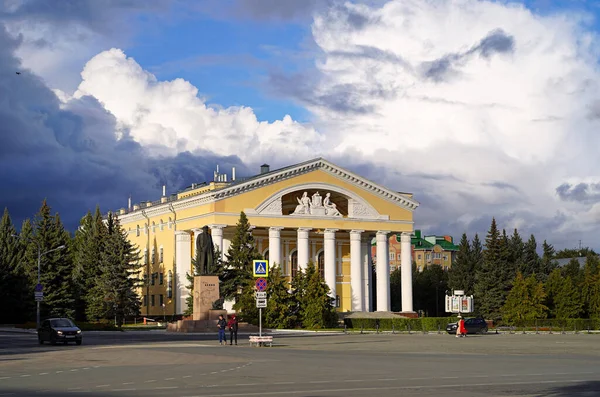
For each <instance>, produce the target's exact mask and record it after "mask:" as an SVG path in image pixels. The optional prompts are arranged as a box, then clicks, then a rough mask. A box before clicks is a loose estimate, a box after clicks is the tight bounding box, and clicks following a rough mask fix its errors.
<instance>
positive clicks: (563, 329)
mask: <svg viewBox="0 0 600 397" xmlns="http://www.w3.org/2000/svg"><path fill="white" fill-rule="evenodd" d="M561 334H563V335H564V334H566V332H565V326H564V325H563V327H562V332H561Z"/></svg>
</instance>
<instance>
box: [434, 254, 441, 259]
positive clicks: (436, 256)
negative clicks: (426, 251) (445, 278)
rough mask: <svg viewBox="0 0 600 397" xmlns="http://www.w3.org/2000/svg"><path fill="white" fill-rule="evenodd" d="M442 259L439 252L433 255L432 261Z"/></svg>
mask: <svg viewBox="0 0 600 397" xmlns="http://www.w3.org/2000/svg"><path fill="white" fill-rule="evenodd" d="M441 258H442V254H440V253H439V252H436V253H434V254H433V259H441Z"/></svg>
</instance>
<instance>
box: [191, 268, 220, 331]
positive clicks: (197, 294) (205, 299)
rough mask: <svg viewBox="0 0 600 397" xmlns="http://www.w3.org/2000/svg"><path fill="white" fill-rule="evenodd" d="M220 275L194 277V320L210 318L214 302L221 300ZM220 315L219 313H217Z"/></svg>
mask: <svg viewBox="0 0 600 397" xmlns="http://www.w3.org/2000/svg"><path fill="white" fill-rule="evenodd" d="M219 298H220V295H219V277H218V276H195V277H194V314H193V317H192V318H193V319H194V321H200V320H210V319H211V318H210V314H209V312H210V311H211V310H212V308H213V303H214V302H215V301H217V300H219ZM217 316H218V315H217Z"/></svg>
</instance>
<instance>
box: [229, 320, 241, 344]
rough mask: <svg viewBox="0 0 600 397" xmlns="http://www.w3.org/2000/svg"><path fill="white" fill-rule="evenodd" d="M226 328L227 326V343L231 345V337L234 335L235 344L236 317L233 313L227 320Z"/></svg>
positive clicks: (236, 331)
mask: <svg viewBox="0 0 600 397" xmlns="http://www.w3.org/2000/svg"><path fill="white" fill-rule="evenodd" d="M227 328H229V344H230V345H233V338H234V337H235V344H236V345H237V333H238V319H237V317H236V316H235V314H234V315H232V316H231V318H230V319H229V321H228V322H227Z"/></svg>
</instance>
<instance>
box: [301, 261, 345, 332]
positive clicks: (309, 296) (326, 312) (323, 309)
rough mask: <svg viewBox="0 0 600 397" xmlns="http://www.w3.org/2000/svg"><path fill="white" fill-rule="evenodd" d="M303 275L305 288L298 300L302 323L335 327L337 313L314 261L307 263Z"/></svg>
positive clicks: (313, 326) (312, 327)
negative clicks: (299, 300) (300, 298)
mask: <svg viewBox="0 0 600 397" xmlns="http://www.w3.org/2000/svg"><path fill="white" fill-rule="evenodd" d="M304 277H305V278H306V289H305V290H304V292H303V294H302V300H301V302H300V312H301V315H302V325H303V326H304V327H305V328H310V329H320V328H330V327H335V326H336V324H337V313H336V311H335V307H334V306H333V302H332V301H333V299H332V298H331V296H329V293H330V290H329V287H328V286H327V284H326V283H325V281H324V280H323V279H322V278H321V275H320V274H319V271H318V270H317V269H316V267H315V265H314V263H312V262H310V263H309V264H308V267H307V269H306V272H305V274H304Z"/></svg>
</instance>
